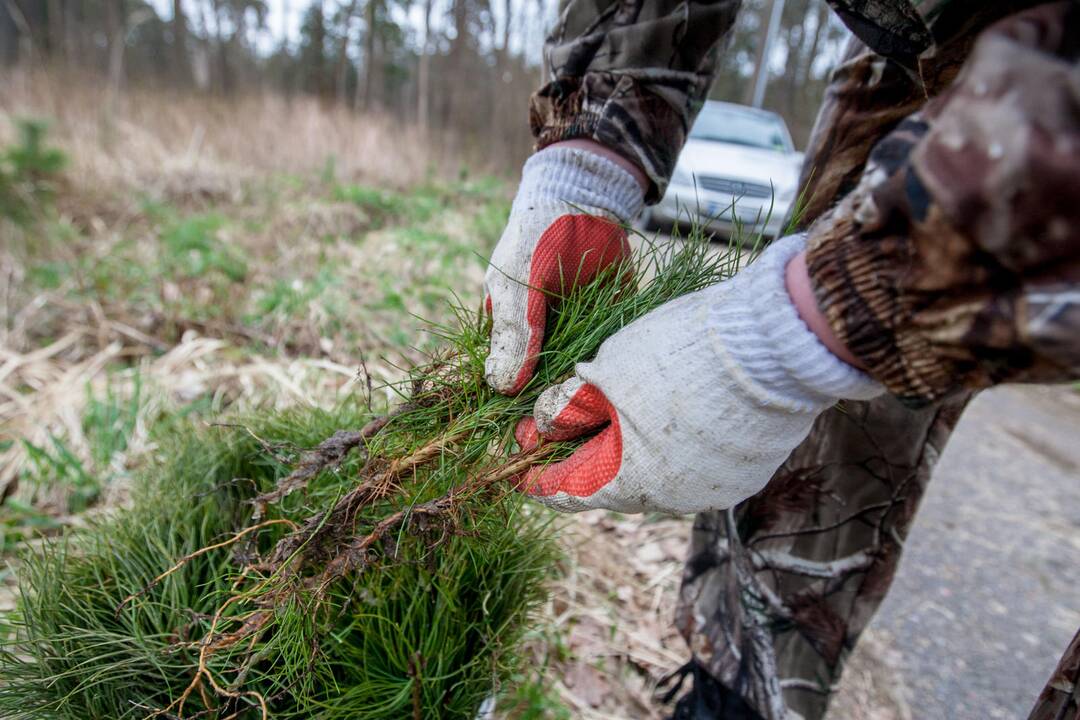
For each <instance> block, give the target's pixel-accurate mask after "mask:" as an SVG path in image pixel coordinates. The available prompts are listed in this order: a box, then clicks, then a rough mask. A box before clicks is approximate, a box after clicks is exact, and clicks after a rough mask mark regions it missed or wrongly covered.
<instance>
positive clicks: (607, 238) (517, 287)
mask: <svg viewBox="0 0 1080 720" xmlns="http://www.w3.org/2000/svg"><path fill="white" fill-rule="evenodd" d="M643 199H644V192H643V190H642V188H641V186H640V185H639V184H638V182H637V181H636V180H635V179H634V177H633V176H632V175H631V174H630V173H629V172H627V171H626V170H624V169H623V168H621V167H619V166H618V165H617V164H615V163H614V162H612V161H611V160H608V159H607V158H604V157H601V156H599V155H596V154H594V153H591V152H589V151H587V150H580V149H576V148H560V147H552V148H547V149H545V150H541V151H540V152H538V153H536V154H535V155H533V156H532V157H531V158H530V159H529V161H528V162H527V163H525V168H524V170H523V171H522V176H521V185H520V187H519V188H518V193H517V197H516V198H515V199H514V205H513V208H512V209H511V211H510V220H509V222H508V223H507V226H506V230H505V231H504V232H503V235H502V238H501V239H500V240H499V243H498V245H496V246H495V251H494V252H493V253H492V255H491V262H490V265H489V266H488V271H487V275H486V276H485V278H484V287H485V290H486V292H487V303H488V310H489V311H490V312H491V315H492V328H491V353H490V354H489V355H488V359H487V363H486V365H485V374H486V376H487V381H488V383H489V384H490V385H491V386H492V387H493V388H495V389H496V390H498V391H500V392H503V393H506V394H515V393H517V392H520V391H521V389H522V388H523V387H524V386H525V384H526V383H527V382H528V381H529V378H530V377H532V374H533V370H534V369H535V368H536V361H537V358H538V353H539V352H540V348H541V346H542V345H543V342H544V324H545V321H546V317H547V310H548V308H549V307H550V306H551V305H552V303H553V302H554V296H563V295H565V294H566V293H567V292H569V291H570V290H572V289H573V288H574V287H575V286H577V285H581V284H585V283H587V282H589V281H590V280H592V279H593V278H595V277H596V275H597V274H598V273H599V272H600V271H601V270H603V269H604V268H606V267H608V266H610V265H612V264H614V263H619V262H622V261H624V260H625V259H626V258H628V257H629V255H630V245H629V243H628V242H627V240H626V232H625V231H624V230H623V227H622V226H623V225H625V224H626V223H627V222H629V221H630V220H631V219H632V218H633V217H634V216H635V215H637V213H638V211H639V210H641V206H642V203H643Z"/></svg>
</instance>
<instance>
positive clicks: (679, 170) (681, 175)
mask: <svg viewBox="0 0 1080 720" xmlns="http://www.w3.org/2000/svg"><path fill="white" fill-rule="evenodd" d="M671 184H672V185H690V186H691V187H693V185H694V174H693V173H692V172H690V171H689V170H687V169H686V168H684V167H682V166H681V165H676V166H675V172H674V173H672V175H671Z"/></svg>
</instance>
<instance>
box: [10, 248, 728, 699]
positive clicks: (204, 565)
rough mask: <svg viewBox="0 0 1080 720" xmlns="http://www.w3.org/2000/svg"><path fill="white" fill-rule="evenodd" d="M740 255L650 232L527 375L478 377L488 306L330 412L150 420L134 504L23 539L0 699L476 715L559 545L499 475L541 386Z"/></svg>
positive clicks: (523, 463)
mask: <svg viewBox="0 0 1080 720" xmlns="http://www.w3.org/2000/svg"><path fill="white" fill-rule="evenodd" d="M738 263H739V253H738V252H737V251H732V252H730V253H727V254H726V255H723V254H717V253H712V252H710V251H709V249H708V243H707V242H702V241H700V240H699V241H689V242H684V243H674V244H667V245H665V246H664V247H654V246H650V245H646V247H645V249H644V250H642V251H640V252H639V253H637V254H636V257H635V258H634V267H635V268H636V269H635V270H634V272H635V273H636V282H627V281H626V280H627V268H625V267H623V268H612V269H611V270H610V271H609V272H608V273H605V274H604V275H603V276H601V277H598V278H596V279H595V281H593V282H591V283H589V284H587V285H586V286H584V287H583V288H580V289H578V290H576V291H574V292H573V293H572V294H571V295H569V296H568V297H564V298H560V299H559V300H560V302H559V303H558V309H557V310H556V311H553V312H552V313H551V317H550V319H549V326H548V333H547V338H546V343H545V350H544V352H543V355H542V357H541V359H540V363H539V366H538V370H537V374H536V377H535V378H534V379H533V381H532V382H531V384H530V385H529V386H528V387H527V388H526V389H525V390H524V391H523V392H522V393H521V394H520V395H518V396H516V397H505V396H502V395H498V394H496V393H494V392H493V391H491V390H490V389H489V388H488V386H487V384H486V383H485V381H484V359H485V356H486V354H487V348H488V332H489V327H488V326H489V320H488V319H487V317H486V315H485V314H484V313H479V314H474V313H472V312H468V311H465V310H460V311H459V312H458V315H457V317H458V323H457V325H456V326H455V327H438V328H434V332H436V333H438V334H439V335H440V336H441V337H442V339H443V340H444V341H445V349H444V350H443V351H441V352H440V353H439V355H438V356H437V357H435V358H433V359H432V360H431V361H430V362H429V363H428V364H426V365H424V366H422V367H417V368H415V369H413V370H412V371H411V372H410V373H409V377H408V379H407V380H406V381H405V382H403V383H402V384H401V385H399V386H396V388H397V392H398V394H399V395H400V398H399V399H398V400H397V401H396V405H394V406H392V407H389V408H387V409H386V410H384V412H383V414H378V412H376V411H373V410H372V409H371V401H370V397H371V393H370V388H368V392H367V393H360V394H361V395H363V396H364V397H361V398H359V399H357V400H355V401H351V402H349V403H347V404H346V405H344V406H342V407H340V408H338V409H336V410H334V411H316V410H311V409H305V410H294V411H291V412H286V413H284V414H277V415H275V416H273V417H244V418H238V419H236V420H235V421H234V422H232V423H231V424H229V425H223V424H217V425H211V426H204V427H199V428H195V427H192V428H191V429H190V430H187V431H185V432H179V433H171V437H170V438H168V439H165V440H163V444H162V446H161V450H160V452H159V453H158V455H157V457H156V458H155V461H154V462H153V463H152V467H149V468H147V469H146V470H144V471H143V472H142V474H141V477H140V478H139V479H138V481H137V483H136V488H135V490H134V497H133V501H132V503H131V505H130V507H129V508H127V509H126V510H124V511H122V512H119V513H117V514H115V515H114V516H113V517H111V518H110V519H107V520H103V521H99V522H97V523H96V524H92V525H91V526H90V527H89V528H86V529H83V530H81V531H79V532H77V533H73V534H71V535H69V536H67V537H64V538H61V539H60V540H57V541H52V542H50V543H48V544H46V545H45V546H43V547H39V548H38V549H37V550H34V551H33V552H30V553H28V554H27V555H26V556H25V557H23V558H22V560H21V565H20V567H19V570H18V573H19V589H20V599H19V604H18V608H17V610H16V611H15V612H14V613H12V614H11V615H10V616H9V617H8V618H7V619H6V620H3V621H2V624H0V643H2V645H0V677H2V678H3V682H2V683H0V716H2V717H4V718H9V719H14V720H18V719H22V718H27V719H29V718H34V719H35V720H41V719H46V718H57V719H64V720H76V719H77V720H88V719H94V718H100V719H106V718H107V719H109V720H113V719H117V718H163V719H173V720H175V719H178V718H187V719H189V720H194V719H195V718H207V719H210V720H231V719H233V718H269V717H274V718H327V719H333V718H342V719H344V718H348V719H349V720H365V719H368V718H381V719H387V720H390V719H392V720H401V719H403V718H404V719H408V718H417V719H419V718H425V719H427V718H468V719H471V718H473V717H475V716H476V713H477V710H478V708H479V707H480V706H481V704H482V703H483V702H484V701H485V698H487V697H489V696H491V695H492V694H493V693H494V694H497V693H498V692H499V690H500V688H503V687H505V686H506V684H507V681H508V678H509V677H510V676H511V675H512V674H513V673H515V672H516V671H518V670H519V669H520V664H521V654H522V649H521V647H520V645H521V642H520V641H521V638H522V634H523V632H524V631H526V630H527V629H528V627H529V622H530V613H531V611H532V610H533V609H534V608H536V606H537V605H538V603H540V602H541V601H542V600H543V599H544V595H545V579H546V578H547V577H548V576H549V574H550V573H551V572H552V568H553V566H554V564H555V559H556V551H555V546H554V543H553V539H552V535H553V531H552V529H551V516H550V515H549V514H548V513H547V511H545V510H544V509H543V508H541V507H540V506H538V505H535V504H532V503H528V502H526V501H525V500H524V499H523V497H522V495H521V494H520V493H519V492H517V491H516V490H515V487H514V480H515V478H516V477H518V476H519V475H520V474H521V473H522V471H523V470H524V469H525V468H527V467H529V466H531V465H533V464H536V463H540V462H549V461H553V460H557V459H559V458H560V457H565V456H566V455H567V454H568V453H569V452H571V451H572V449H573V447H572V446H571V445H569V444H566V443H550V444H544V445H541V446H540V447H539V448H536V449H534V450H532V451H530V452H528V453H522V452H518V449H517V448H516V447H515V445H514V440H513V429H514V426H515V424H516V423H517V421H518V420H519V419H521V418H522V417H523V416H525V415H528V414H529V413H530V412H531V408H532V404H533V402H534V400H535V398H536V397H537V395H538V394H539V393H540V392H541V391H542V390H543V389H544V388H546V387H547V386H548V385H550V384H552V383H556V382H559V381H561V380H563V379H565V377H567V376H568V374H569V373H570V372H571V371H572V369H573V366H574V363H575V362H577V361H580V360H587V359H589V358H591V357H592V356H593V355H594V354H595V352H596V350H597V348H598V347H599V345H600V343H601V342H602V341H603V340H604V339H605V338H607V337H608V336H609V335H611V334H612V333H613V332H615V331H616V330H618V329H619V328H621V327H622V326H624V325H626V324H627V323H629V322H631V321H632V320H634V319H635V318H638V317H640V316H641V315H643V314H645V313H646V312H648V311H650V310H652V309H653V308H655V307H657V306H659V305H661V304H662V303H664V302H667V301H668V300H671V299H672V298H675V297H677V296H679V295H682V294H684V293H688V292H692V291H694V290H697V289H700V288H702V287H705V286H707V285H710V284H712V283H715V282H718V281H720V280H722V279H724V278H725V277H727V276H729V275H730V274H732V273H733V272H734V271H735V270H736V268H737V266H738Z"/></svg>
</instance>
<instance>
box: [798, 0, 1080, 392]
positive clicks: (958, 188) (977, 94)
mask: <svg viewBox="0 0 1080 720" xmlns="http://www.w3.org/2000/svg"><path fill="white" fill-rule="evenodd" d="M1071 9H1075V5H1074V4H1072V3H1057V4H1053V5H1045V6H1042V7H1039V8H1037V9H1033V10H1028V11H1026V12H1024V13H1021V14H1019V15H1017V16H1015V17H1014V18H1011V19H1009V20H1008V21H1005V22H1004V23H1002V24H999V25H997V26H995V27H994V28H993V29H991V30H989V31H988V32H987V33H985V34H984V35H983V37H982V38H981V39H980V40H979V42H978V44H977V45H976V46H975V48H974V50H973V52H972V56H971V58H970V60H969V61H968V63H967V65H966V66H965V68H964V70H963V72H962V73H961V74H960V76H959V77H958V78H957V79H956V81H955V82H954V83H952V85H950V86H949V87H948V88H947V89H946V90H945V91H944V92H942V93H941V94H940V95H938V96H937V97H936V98H934V99H933V100H932V101H930V102H929V103H928V104H927V105H926V107H925V108H924V109H922V110H921V111H920V112H918V113H916V114H913V115H911V116H910V117H908V118H905V119H904V120H903V121H902V122H901V123H900V124H899V126H898V127H897V128H896V129H895V130H894V131H892V132H891V133H890V134H889V135H888V136H886V137H885V138H884V139H883V140H882V141H881V142H880V143H878V144H877V146H876V147H875V148H874V150H873V153H872V154H871V156H870V160H869V164H868V166H867V168H866V170H865V172H863V173H862V175H861V179H860V181H859V183H858V185H857V186H856V188H855V189H854V190H852V191H851V192H850V193H848V194H847V195H846V196H845V197H844V199H843V200H842V201H841V203H840V204H839V205H838V206H837V207H836V208H835V209H833V210H832V211H830V212H829V213H828V214H826V215H825V216H824V217H822V218H821V219H819V220H818V221H817V222H816V223H815V224H814V225H813V226H812V227H811V228H810V235H809V247H810V249H809V253H808V266H809V269H810V275H811V279H812V281H813V285H814V287H815V292H816V294H817V297H818V300H819V303H820V305H821V307H822V309H823V310H824V312H825V314H826V316H827V317H828V318H829V320H830V324H831V325H832V326H833V328H834V329H835V330H836V331H837V334H838V336H839V337H840V339H841V340H842V341H844V342H846V343H847V345H848V346H849V347H850V348H851V350H852V352H853V353H854V354H855V355H856V356H857V357H859V358H860V359H861V360H862V361H863V362H864V363H865V364H866V365H867V367H868V368H869V369H870V372H871V374H872V375H874V376H875V377H876V378H877V379H879V380H881V381H882V382H883V383H884V384H885V386H886V387H887V388H888V389H889V390H890V391H891V392H892V393H893V394H895V395H897V396H898V397H900V398H901V399H903V400H904V401H906V402H909V403H912V404H919V403H925V402H931V401H934V400H937V399H940V398H942V397H945V396H946V395H948V394H949V393H950V392H954V391H956V390H957V389H960V388H967V389H973V388H981V387H988V386H990V385H994V384H997V383H1000V382H1005V381H1013V382H1016V381H1026V382H1060V381H1064V380H1069V379H1072V378H1075V377H1077V376H1078V375H1080V333H1077V328H1078V327H1080V298H1078V297H1077V284H1076V283H1077V279H1078V278H1080V203H1078V202H1077V198H1080V172H1078V170H1077V168H1080V116H1078V115H1077V113H1076V111H1075V108H1076V107H1077V106H1078V105H1080V65H1078V64H1077V62H1076V59H1075V55H1062V54H1061V53H1062V52H1063V51H1068V52H1069V53H1071V52H1072V50H1071V47H1070V45H1071V44H1072V43H1073V42H1075V34H1076V32H1078V31H1080V26H1077V27H1075V28H1074V31H1073V32H1072V33H1070V32H1069V31H1068V27H1067V23H1066V20H1067V17H1066V16H1067V15H1068V14H1069V13H1070V11H1071Z"/></svg>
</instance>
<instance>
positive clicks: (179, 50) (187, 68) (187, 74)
mask: <svg viewBox="0 0 1080 720" xmlns="http://www.w3.org/2000/svg"><path fill="white" fill-rule="evenodd" d="M172 5H173V17H172V40H173V76H174V77H175V78H176V80H177V81H179V82H180V83H182V84H184V85H186V84H187V83H189V82H190V81H191V63H190V61H189V60H188V58H189V55H188V27H187V17H185V15H184V3H183V0H173V4H172Z"/></svg>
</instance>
